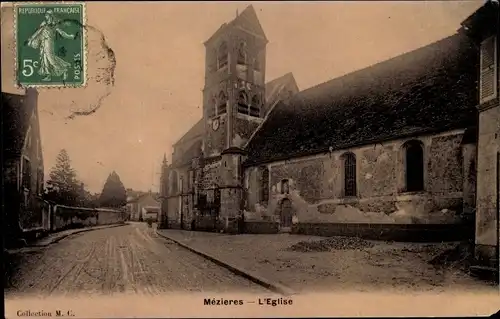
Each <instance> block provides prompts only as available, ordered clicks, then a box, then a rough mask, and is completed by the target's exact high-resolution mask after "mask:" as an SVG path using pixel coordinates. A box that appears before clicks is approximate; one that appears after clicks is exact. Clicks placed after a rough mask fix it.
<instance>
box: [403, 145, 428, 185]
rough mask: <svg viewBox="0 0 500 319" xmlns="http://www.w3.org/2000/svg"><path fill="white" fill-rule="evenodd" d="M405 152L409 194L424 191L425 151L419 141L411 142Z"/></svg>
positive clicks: (406, 180)
mask: <svg viewBox="0 0 500 319" xmlns="http://www.w3.org/2000/svg"><path fill="white" fill-rule="evenodd" d="M404 150H405V164H406V165H405V166H406V167H405V177H406V178H405V182H406V183H405V184H406V191H407V192H418V191H423V190H424V149H423V147H422V143H421V142H419V141H409V142H407V143H406V144H405V145H404Z"/></svg>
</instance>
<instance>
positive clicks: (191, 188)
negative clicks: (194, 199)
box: [188, 170, 194, 192]
mask: <svg viewBox="0 0 500 319" xmlns="http://www.w3.org/2000/svg"><path fill="white" fill-rule="evenodd" d="M188 188H189V191H191V192H194V171H193V170H190V171H189V180H188Z"/></svg>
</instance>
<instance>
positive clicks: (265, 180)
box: [260, 167, 269, 204]
mask: <svg viewBox="0 0 500 319" xmlns="http://www.w3.org/2000/svg"><path fill="white" fill-rule="evenodd" d="M260 201H261V203H262V204H267V202H268V201H269V169H268V168H267V167H264V168H263V169H262V175H261V184H260Z"/></svg>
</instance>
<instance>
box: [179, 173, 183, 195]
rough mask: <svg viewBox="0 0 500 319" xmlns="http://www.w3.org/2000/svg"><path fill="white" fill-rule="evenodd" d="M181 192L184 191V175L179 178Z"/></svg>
mask: <svg viewBox="0 0 500 319" xmlns="http://www.w3.org/2000/svg"><path fill="white" fill-rule="evenodd" d="M179 192H180V193H181V194H182V193H183V192H184V178H183V177H182V176H181V177H180V178H179Z"/></svg>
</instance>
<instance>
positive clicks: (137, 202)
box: [126, 191, 160, 221]
mask: <svg viewBox="0 0 500 319" xmlns="http://www.w3.org/2000/svg"><path fill="white" fill-rule="evenodd" d="M126 207H127V213H128V215H129V216H130V220H133V221H143V220H144V219H145V217H144V213H145V212H147V211H148V210H145V208H146V207H147V208H148V209H149V208H151V207H153V208H154V207H156V208H158V209H159V207H160V203H159V201H158V196H157V194H154V193H153V192H151V191H149V192H147V193H142V194H138V195H137V196H135V197H131V196H129V197H128V198H127V205H126Z"/></svg>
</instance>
